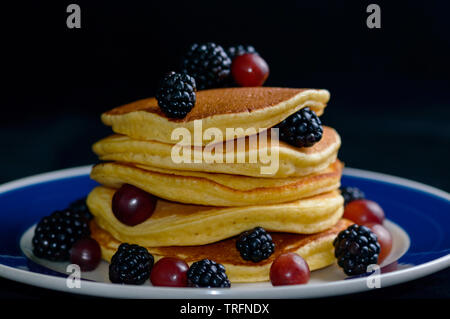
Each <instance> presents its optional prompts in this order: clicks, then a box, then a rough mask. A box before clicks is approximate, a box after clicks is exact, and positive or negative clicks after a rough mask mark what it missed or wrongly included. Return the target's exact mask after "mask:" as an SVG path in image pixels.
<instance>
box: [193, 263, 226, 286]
mask: <svg viewBox="0 0 450 319" xmlns="http://www.w3.org/2000/svg"><path fill="white" fill-rule="evenodd" d="M187 277H188V286H189V287H206V288H229V287H231V284H230V281H229V280H228V277H227V274H226V273H225V267H224V266H223V265H221V264H219V263H216V262H215V261H212V260H209V259H203V260H200V261H197V262H195V263H193V264H192V265H191V267H190V268H189V270H188V273H187Z"/></svg>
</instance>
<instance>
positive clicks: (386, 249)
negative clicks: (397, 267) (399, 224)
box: [364, 223, 392, 264]
mask: <svg viewBox="0 0 450 319" xmlns="http://www.w3.org/2000/svg"><path fill="white" fill-rule="evenodd" d="M364 226H366V227H369V228H370V230H371V231H372V232H374V233H375V235H377V239H378V243H379V244H380V254H379V255H378V264H381V263H382V262H383V261H384V260H385V259H386V257H387V256H388V255H389V254H390V252H391V250H392V235H391V233H390V232H389V230H388V229H387V228H386V227H384V226H383V225H381V224H378V223H367V224H364Z"/></svg>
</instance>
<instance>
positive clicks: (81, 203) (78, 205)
mask: <svg viewBox="0 0 450 319" xmlns="http://www.w3.org/2000/svg"><path fill="white" fill-rule="evenodd" d="M68 209H69V210H70V211H72V212H75V213H78V214H80V215H81V216H83V217H84V218H86V220H92V219H93V218H94V216H93V215H92V213H91V212H90V210H89V208H88V206H87V204H86V197H85V198H80V199H78V200H76V201H74V202H72V203H70V205H69V208H68Z"/></svg>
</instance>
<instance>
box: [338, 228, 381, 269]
mask: <svg viewBox="0 0 450 319" xmlns="http://www.w3.org/2000/svg"><path fill="white" fill-rule="evenodd" d="M333 246H334V255H335V257H336V258H337V261H338V265H339V266H340V267H341V268H342V269H343V270H344V272H345V274H346V275H348V276H354V275H361V274H364V273H365V272H366V270H367V266H369V265H372V264H376V263H377V262H378V255H379V253H380V244H379V243H378V239H377V236H376V235H375V234H374V233H373V232H372V231H371V230H370V229H369V228H368V227H366V226H359V225H357V224H354V225H351V226H350V227H348V228H347V229H345V230H343V231H341V232H340V233H339V235H338V236H337V237H336V239H335V240H334V242H333Z"/></svg>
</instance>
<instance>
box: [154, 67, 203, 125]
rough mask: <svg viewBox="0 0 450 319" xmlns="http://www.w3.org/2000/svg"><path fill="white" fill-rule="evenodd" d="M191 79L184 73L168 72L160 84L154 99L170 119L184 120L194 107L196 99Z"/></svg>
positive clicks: (193, 82)
mask: <svg viewBox="0 0 450 319" xmlns="http://www.w3.org/2000/svg"><path fill="white" fill-rule="evenodd" d="M195 91H196V85H195V80H194V78H193V77H191V76H189V75H188V74H184V73H175V72H170V73H168V74H166V76H164V78H163V79H162V80H161V82H160V86H159V88H158V91H157V92H156V99H157V100H158V105H159V107H160V108H161V110H162V111H163V112H164V114H166V115H167V116H168V117H170V118H184V117H185V116H186V115H187V114H188V113H189V112H190V111H191V110H192V108H193V107H194V105H195V101H196V99H197V97H196V95H195Z"/></svg>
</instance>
